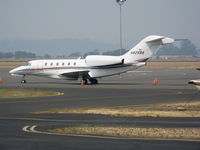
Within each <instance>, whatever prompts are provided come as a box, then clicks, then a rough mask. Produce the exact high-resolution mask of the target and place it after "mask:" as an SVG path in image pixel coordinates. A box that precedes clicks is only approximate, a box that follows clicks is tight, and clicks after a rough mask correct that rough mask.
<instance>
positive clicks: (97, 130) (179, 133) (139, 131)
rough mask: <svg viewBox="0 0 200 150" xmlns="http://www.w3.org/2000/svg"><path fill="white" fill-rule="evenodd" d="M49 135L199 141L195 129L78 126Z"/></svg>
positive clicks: (198, 133)
mask: <svg viewBox="0 0 200 150" xmlns="http://www.w3.org/2000/svg"><path fill="white" fill-rule="evenodd" d="M49 132H51V133H59V134H76V135H101V136H115V137H116V136H117V137H131V138H162V139H195V140H200V129H195V128H134V127H106V126H104V127H103V126H95V127H90V126H79V127H65V128H57V129H52V130H49Z"/></svg>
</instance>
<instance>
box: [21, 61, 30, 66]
mask: <svg viewBox="0 0 200 150" xmlns="http://www.w3.org/2000/svg"><path fill="white" fill-rule="evenodd" d="M22 66H31V63H29V62H28V63H25V64H23V65H22Z"/></svg>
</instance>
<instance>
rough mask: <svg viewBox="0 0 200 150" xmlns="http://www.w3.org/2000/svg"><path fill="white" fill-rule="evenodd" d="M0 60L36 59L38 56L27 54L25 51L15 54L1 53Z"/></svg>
mask: <svg viewBox="0 0 200 150" xmlns="http://www.w3.org/2000/svg"><path fill="white" fill-rule="evenodd" d="M0 58H16V59H20V58H36V54H34V53H30V52H25V51H16V52H14V53H12V52H5V53H3V52H0Z"/></svg>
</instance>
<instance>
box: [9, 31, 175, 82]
mask: <svg viewBox="0 0 200 150" xmlns="http://www.w3.org/2000/svg"><path fill="white" fill-rule="evenodd" d="M174 41H175V40H174V39H171V38H168V37H163V36H155V35H152V36H148V37H146V38H145V39H143V40H142V41H141V42H139V43H138V44H137V45H136V46H135V47H133V48H132V49H131V50H129V51H128V52H127V53H126V54H124V55H122V56H104V55H89V56H87V57H86V58H85V59H80V58H79V59H49V60H32V61H29V62H28V63H26V64H25V65H22V66H20V67H17V68H15V69H13V70H11V71H10V72H9V73H10V74H11V75H13V76H21V77H22V81H21V83H26V80H25V77H26V76H28V75H33V76H43V77H49V78H55V79H67V80H79V81H80V82H81V83H84V84H87V83H88V81H89V82H90V83H91V84H97V83H98V80H97V79H98V78H101V77H106V76H112V75H116V74H121V73H125V72H128V71H133V70H135V69H137V68H139V67H142V66H144V65H146V62H147V60H148V59H149V58H150V57H151V56H152V54H153V53H154V52H155V50H156V49H158V47H159V46H160V45H164V44H168V43H173V42H174Z"/></svg>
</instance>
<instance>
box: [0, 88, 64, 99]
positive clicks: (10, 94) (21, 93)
mask: <svg viewBox="0 0 200 150" xmlns="http://www.w3.org/2000/svg"><path fill="white" fill-rule="evenodd" d="M56 95H63V93H59V92H54V91H47V90H40V89H11V88H2V89H0V98H23V97H43V96H56Z"/></svg>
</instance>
